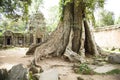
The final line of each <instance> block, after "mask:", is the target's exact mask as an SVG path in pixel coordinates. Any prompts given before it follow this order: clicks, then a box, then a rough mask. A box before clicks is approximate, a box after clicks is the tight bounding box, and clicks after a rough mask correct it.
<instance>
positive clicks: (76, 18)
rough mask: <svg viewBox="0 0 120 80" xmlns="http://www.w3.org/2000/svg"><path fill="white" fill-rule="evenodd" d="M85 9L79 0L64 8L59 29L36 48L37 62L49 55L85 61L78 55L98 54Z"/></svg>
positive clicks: (35, 59) (74, 0) (69, 3)
mask: <svg viewBox="0 0 120 80" xmlns="http://www.w3.org/2000/svg"><path fill="white" fill-rule="evenodd" d="M83 7H84V5H83V3H81V2H79V1H77V0H73V1H72V2H68V3H67V4H66V5H65V6H64V11H63V12H64V13H63V15H64V16H63V20H61V21H60V22H59V24H58V27H57V29H56V30H55V31H54V32H53V33H52V34H51V35H50V37H49V38H48V40H47V41H46V42H45V43H43V44H41V45H40V46H38V47H37V48H36V50H35V58H34V61H35V62H37V61H39V60H40V59H42V58H43V57H47V56H49V55H52V56H62V55H64V56H66V57H68V58H69V59H70V60H72V61H81V60H83V59H82V58H81V55H80V54H78V53H84V51H85V52H86V54H90V55H96V54H98V51H97V50H98V49H97V47H96V44H95V42H94V39H93V35H92V34H91V32H90V29H89V26H88V24H87V21H86V20H84V21H83V19H84V18H85V17H84V16H83V13H84V10H83V9H84V8H83ZM84 29H85V31H84ZM81 62H82V61H81ZM35 64H36V63H35Z"/></svg>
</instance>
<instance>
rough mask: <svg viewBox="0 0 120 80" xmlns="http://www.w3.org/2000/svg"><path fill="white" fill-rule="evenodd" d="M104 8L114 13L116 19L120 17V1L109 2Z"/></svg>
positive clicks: (109, 0) (108, 0)
mask: <svg viewBox="0 0 120 80" xmlns="http://www.w3.org/2000/svg"><path fill="white" fill-rule="evenodd" d="M104 8H105V9H106V10H108V11H112V12H114V15H115V18H117V17H119V16H120V0H107V1H106V2H105V6H104Z"/></svg>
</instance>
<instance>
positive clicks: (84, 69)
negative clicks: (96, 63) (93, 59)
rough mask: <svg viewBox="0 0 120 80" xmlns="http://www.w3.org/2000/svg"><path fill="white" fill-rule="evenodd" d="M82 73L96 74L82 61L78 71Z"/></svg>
mask: <svg viewBox="0 0 120 80" xmlns="http://www.w3.org/2000/svg"><path fill="white" fill-rule="evenodd" d="M77 73H80V74H94V71H93V70H92V69H90V68H89V67H88V65H87V64H85V63H82V64H80V66H79V69H78V72H77Z"/></svg>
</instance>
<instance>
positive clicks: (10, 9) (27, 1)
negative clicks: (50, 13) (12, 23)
mask: <svg viewBox="0 0 120 80" xmlns="http://www.w3.org/2000/svg"><path fill="white" fill-rule="evenodd" d="M33 2H36V4H37V5H36V6H37V7H39V6H38V3H41V2H42V0H0V12H1V13H2V14H4V15H5V16H6V17H8V18H11V19H15V20H16V19H18V18H21V17H22V19H25V20H27V19H28V15H29V7H30V6H31V4H32V3H33ZM35 9H37V8H35Z"/></svg>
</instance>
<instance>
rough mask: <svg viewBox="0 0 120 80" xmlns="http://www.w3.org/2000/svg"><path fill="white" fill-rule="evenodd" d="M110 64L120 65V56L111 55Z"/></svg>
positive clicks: (109, 57)
mask: <svg viewBox="0 0 120 80" xmlns="http://www.w3.org/2000/svg"><path fill="white" fill-rule="evenodd" d="M108 62H109V63H112V64H120V54H110V55H109V56H108Z"/></svg>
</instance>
